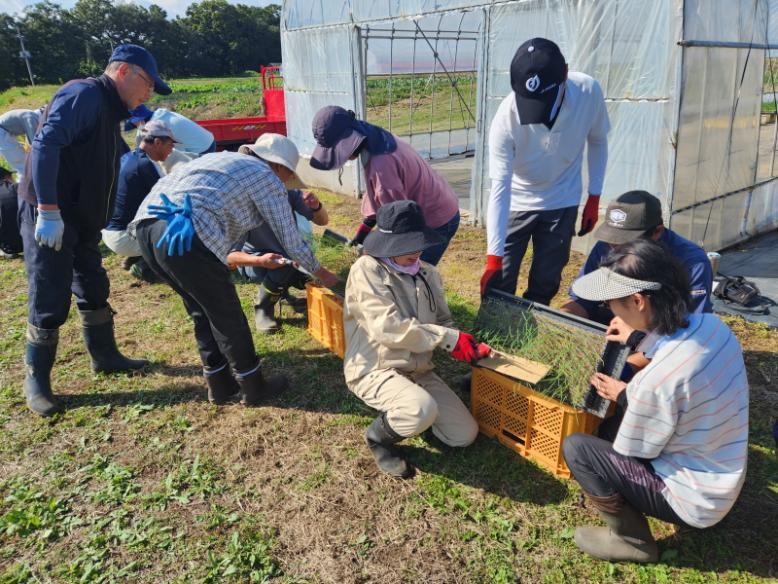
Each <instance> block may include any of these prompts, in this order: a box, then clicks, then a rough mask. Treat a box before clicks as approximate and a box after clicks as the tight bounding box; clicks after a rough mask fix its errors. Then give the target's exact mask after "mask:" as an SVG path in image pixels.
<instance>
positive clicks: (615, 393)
mask: <svg viewBox="0 0 778 584" xmlns="http://www.w3.org/2000/svg"><path fill="white" fill-rule="evenodd" d="M589 383H591V384H592V385H593V386H594V389H596V390H597V393H598V394H599V395H600V396H601V397H604V398H605V399H609V400H611V401H616V400H617V399H618V398H619V395H620V394H621V392H622V391H624V389H625V388H626V387H627V384H626V383H624V382H623V381H620V380H618V379H613V377H609V376H607V375H605V374H604V373H595V374H594V375H592V377H591V379H589Z"/></svg>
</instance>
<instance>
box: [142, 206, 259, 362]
mask: <svg viewBox="0 0 778 584" xmlns="http://www.w3.org/2000/svg"><path fill="white" fill-rule="evenodd" d="M166 227H167V223H166V222H165V221H162V220H157V219H149V220H146V221H143V222H141V223H140V224H139V225H138V226H137V228H136V236H137V239H138V245H139V246H140V252H141V255H142V256H143V259H144V260H145V261H146V263H147V264H148V265H149V266H150V267H151V269H152V270H154V272H156V274H157V275H158V276H159V277H160V278H161V279H162V280H164V281H165V282H166V283H167V284H169V285H170V287H171V288H173V290H175V291H176V293H178V295H179V296H181V299H182V300H183V301H184V307H185V308H186V311H187V312H188V313H189V316H190V317H192V321H193V322H194V333H195V339H196V340H197V348H198V350H199V351H200V358H201V359H202V362H203V365H204V366H206V367H208V368H209V369H216V368H219V367H222V366H223V365H225V364H226V363H228V362H229V364H230V366H231V367H232V369H233V371H234V372H235V373H236V374H241V373H246V372H248V371H250V370H252V369H254V368H256V366H257V355H256V351H255V349H254V340H253V339H252V337H251V329H249V324H248V321H247V320H246V315H245V314H244V313H243V308H242V307H241V305H240V300H239V299H238V294H237V292H236V290H235V286H234V285H233V284H232V282H231V281H230V271H229V269H228V268H227V266H226V265H225V264H223V263H222V262H221V261H219V259H218V258H217V257H216V256H215V255H214V254H213V252H211V251H210V250H209V249H208V248H207V247H205V245H204V244H203V242H202V241H200V238H199V237H197V235H195V236H194V238H193V240H192V249H191V251H188V252H186V253H184V255H182V256H176V255H172V256H171V255H168V254H167V246H166V245H163V246H161V247H160V248H157V247H156V244H157V242H158V241H159V240H160V238H161V237H162V234H163V233H164V232H165V228H166Z"/></svg>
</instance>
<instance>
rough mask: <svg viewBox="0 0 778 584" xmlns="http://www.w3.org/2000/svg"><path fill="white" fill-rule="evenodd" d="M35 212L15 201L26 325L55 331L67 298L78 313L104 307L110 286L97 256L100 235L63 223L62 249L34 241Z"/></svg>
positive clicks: (62, 318)
mask: <svg viewBox="0 0 778 584" xmlns="http://www.w3.org/2000/svg"><path fill="white" fill-rule="evenodd" d="M37 214H38V211H37V208H36V207H35V206H33V205H30V204H29V203H28V202H27V201H24V200H22V199H20V200H19V216H20V221H21V232H22V240H23V243H24V263H25V265H26V267H27V282H28V286H29V293H28V299H27V304H28V312H29V314H28V317H27V319H28V322H29V323H30V324H31V325H33V326H36V327H38V328H42V329H57V328H59V327H60V326H62V325H63V324H64V323H65V321H66V320H67V318H68V312H69V311H70V295H71V294H73V295H74V296H75V297H76V305H77V306H78V309H79V310H98V309H100V308H105V307H106V306H107V305H108V293H109V291H110V285H109V283H108V274H106V272H105V269H103V258H102V255H101V254H100V231H91V230H84V229H79V228H77V227H76V226H74V225H72V224H71V223H69V222H67V221H65V233H64V235H63V237H62V248H61V249H60V250H59V251H55V250H54V248H51V247H44V246H40V245H38V244H37V243H36V241H35V221H36V218H37Z"/></svg>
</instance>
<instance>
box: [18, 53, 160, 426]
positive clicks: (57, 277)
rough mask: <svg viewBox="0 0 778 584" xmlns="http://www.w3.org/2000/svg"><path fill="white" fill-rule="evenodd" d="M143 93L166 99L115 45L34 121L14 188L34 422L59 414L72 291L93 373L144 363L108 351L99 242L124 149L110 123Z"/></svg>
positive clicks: (152, 67) (147, 60)
mask: <svg viewBox="0 0 778 584" xmlns="http://www.w3.org/2000/svg"><path fill="white" fill-rule="evenodd" d="M152 91H156V92H157V93H161V94H163V95H167V94H169V93H170V88H169V87H168V86H167V84H165V82H164V81H162V79H160V77H159V75H158V74H157V63H156V61H155V60H154V57H153V56H152V55H151V53H149V52H148V51H147V50H146V49H144V48H142V47H139V46H137V45H119V46H117V47H116V48H115V49H114V51H113V53H112V55H111V58H110V61H109V63H108V67H107V68H106V70H105V73H103V74H102V75H101V76H99V77H97V78H89V79H78V80H74V81H70V82H68V83H66V84H65V85H63V86H62V87H61V88H60V89H59V90H57V92H56V93H55V94H54V97H53V98H52V100H51V102H50V103H49V105H48V106H47V107H46V109H45V110H44V112H43V114H42V115H41V120H40V125H39V130H38V133H37V134H36V136H35V139H34V140H33V145H32V152H31V154H30V156H28V157H27V160H26V163H25V164H26V167H25V174H24V178H23V180H22V182H21V183H20V186H19V194H20V198H21V200H20V215H21V230H22V239H23V241H24V261H25V265H26V267H27V278H28V282H29V300H28V304H29V316H28V327H27V351H26V356H25V362H26V364H27V375H26V378H25V382H24V392H25V396H26V398H27V405H28V406H29V408H30V409H31V410H33V411H34V412H36V413H38V414H40V415H43V416H48V415H51V414H52V413H54V412H55V411H57V410H58V409H59V405H58V404H57V402H56V400H55V398H54V395H53V393H52V390H51V383H50V374H51V369H52V366H53V364H54V358H55V355H56V350H57V341H58V338H59V327H60V326H61V325H62V324H63V323H64V322H65V320H66V319H67V316H68V311H69V309H70V295H71V293H72V294H74V295H75V296H76V305H77V306H78V312H79V315H80V317H81V322H82V325H83V333H84V340H85V342H86V347H87V350H88V351H89V354H90V356H91V358H92V368H93V369H94V370H95V371H103V372H116V371H130V370H134V369H140V368H141V367H143V366H144V365H146V364H147V363H148V362H147V361H145V360H136V359H127V358H126V357H124V356H123V355H122V354H121V353H120V352H119V350H118V349H117V347H116V340H115V338H114V328H113V311H112V310H111V307H110V306H109V305H108V293H109V282H108V276H107V274H106V272H105V270H104V269H103V266H102V257H101V254H100V248H99V244H100V230H101V229H102V228H103V227H105V225H106V224H107V223H108V219H109V217H110V213H111V210H112V209H113V201H114V197H115V194H116V183H117V181H116V178H117V176H118V174H119V160H120V158H121V155H122V154H123V153H124V152H125V151H126V149H127V146H126V144H125V143H124V141H123V140H122V137H121V134H120V132H119V122H121V121H122V120H124V119H125V118H126V117H127V116H128V115H129V110H131V109H133V108H136V107H137V106H138V105H140V104H141V103H142V102H144V101H146V100H148V99H149V98H150V97H151V93H152Z"/></svg>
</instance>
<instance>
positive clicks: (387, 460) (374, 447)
mask: <svg viewBox="0 0 778 584" xmlns="http://www.w3.org/2000/svg"><path fill="white" fill-rule="evenodd" d="M403 439H404V438H403V437H402V436H400V435H399V434H398V433H397V432H395V431H394V430H392V427H391V426H390V425H389V421H388V420H387V419H386V413H385V412H382V413H381V415H379V416H378V417H377V418H376V419H375V420H373V422H372V423H371V424H370V425H369V426H368V427H367V431H366V432H365V442H366V443H367V447H368V448H369V449H370V452H372V453H373V458H375V461H376V464H377V465H378V468H380V469H381V470H382V471H383V472H385V473H386V474H388V475H390V476H393V477H395V478H398V479H407V478H408V477H410V476H412V475H413V467H412V466H411V465H410V464H409V463H408V461H407V460H405V458H403V455H402V454H401V453H400V452H399V450H397V448H395V447H394V445H395V444H397V443H398V442H400V441H401V440H403Z"/></svg>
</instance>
